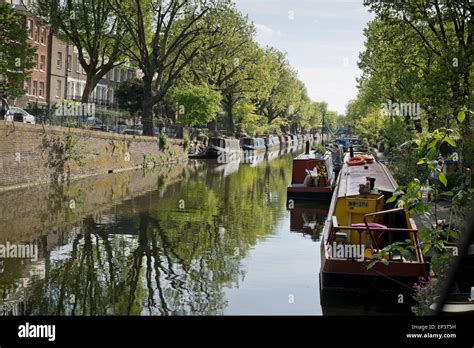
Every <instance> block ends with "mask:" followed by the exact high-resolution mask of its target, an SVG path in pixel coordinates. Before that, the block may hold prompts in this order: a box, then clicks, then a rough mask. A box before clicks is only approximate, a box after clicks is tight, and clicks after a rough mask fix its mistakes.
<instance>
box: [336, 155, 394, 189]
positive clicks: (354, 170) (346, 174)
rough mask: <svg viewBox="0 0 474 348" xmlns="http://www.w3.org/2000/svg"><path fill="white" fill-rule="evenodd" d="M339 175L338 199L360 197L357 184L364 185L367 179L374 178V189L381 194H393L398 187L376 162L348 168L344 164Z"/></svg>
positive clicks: (380, 164) (387, 172) (386, 170)
mask: <svg viewBox="0 0 474 348" xmlns="http://www.w3.org/2000/svg"><path fill="white" fill-rule="evenodd" d="M347 158H348V156H346V159H347ZM365 167H367V169H365ZM339 175H340V181H339V188H338V191H337V197H338V198H339V197H347V196H358V195H360V193H359V184H365V183H366V182H367V179H366V178H367V177H372V178H375V188H376V189H378V190H379V191H382V192H394V191H395V190H396V189H397V187H398V184H397V182H396V181H395V179H394V178H393V176H392V174H391V173H390V172H389V170H388V169H387V167H386V166H385V165H383V164H382V163H380V162H377V161H374V163H367V164H364V165H358V166H349V165H347V163H344V165H343V167H342V169H341V172H340V173H339Z"/></svg>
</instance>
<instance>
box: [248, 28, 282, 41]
mask: <svg viewBox="0 0 474 348" xmlns="http://www.w3.org/2000/svg"><path fill="white" fill-rule="evenodd" d="M254 25H255V29H256V30H257V41H258V42H260V43H261V44H264V45H270V44H271V43H272V42H274V41H275V40H277V39H279V38H281V37H283V34H282V32H281V31H280V30H274V29H272V28H270V27H269V26H267V25H265V24H260V23H255V24H254Z"/></svg>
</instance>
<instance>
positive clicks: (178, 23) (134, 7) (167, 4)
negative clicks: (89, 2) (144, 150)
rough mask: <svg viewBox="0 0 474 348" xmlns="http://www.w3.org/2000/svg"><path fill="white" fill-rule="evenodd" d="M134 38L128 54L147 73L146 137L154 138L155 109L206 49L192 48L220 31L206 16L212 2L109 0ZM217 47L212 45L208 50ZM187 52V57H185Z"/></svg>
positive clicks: (145, 83)
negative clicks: (202, 39) (201, 38)
mask: <svg viewBox="0 0 474 348" xmlns="http://www.w3.org/2000/svg"><path fill="white" fill-rule="evenodd" d="M109 3H110V4H111V6H112V8H113V10H114V13H115V15H116V16H117V17H119V18H120V23H122V25H123V26H124V28H125V29H126V31H127V32H128V33H129V35H130V36H131V43H128V42H127V43H124V44H122V49H123V51H124V53H125V54H126V55H127V56H128V57H129V58H130V59H131V61H132V62H133V63H134V64H136V65H137V66H138V67H139V68H140V69H141V70H142V73H143V105H142V108H143V110H142V123H143V134H145V135H153V106H155V105H156V104H158V103H160V102H162V101H163V99H164V97H165V95H166V93H167V92H168V90H169V89H170V87H171V86H172V84H173V83H174V82H175V81H176V80H177V79H178V77H179V76H180V74H181V72H182V71H183V69H184V68H185V67H186V66H187V65H188V64H189V63H190V61H191V60H192V59H193V58H194V57H195V56H196V54H197V53H198V51H199V49H202V47H192V44H193V43H194V42H196V40H198V39H199V38H200V37H201V36H202V35H209V36H212V35H213V34H215V33H216V32H217V31H218V28H216V27H214V28H213V27H210V26H209V25H208V24H209V23H207V22H205V21H204V20H203V17H204V16H205V15H206V14H207V13H208V12H209V11H210V10H211V9H212V8H213V7H214V2H213V1H210V0H203V1H197V0H150V1H146V2H142V1H140V0H131V1H128V2H123V1H120V0H109ZM215 45H216V44H212V43H210V45H209V46H208V47H207V49H212V48H214V47H215ZM185 52H186V55H185Z"/></svg>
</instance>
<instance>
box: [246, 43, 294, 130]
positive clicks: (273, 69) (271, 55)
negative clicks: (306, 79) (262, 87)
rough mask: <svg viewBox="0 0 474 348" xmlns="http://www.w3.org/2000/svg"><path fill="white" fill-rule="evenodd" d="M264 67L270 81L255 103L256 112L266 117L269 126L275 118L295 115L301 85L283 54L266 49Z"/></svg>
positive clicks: (272, 49)
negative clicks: (265, 90)
mask: <svg viewBox="0 0 474 348" xmlns="http://www.w3.org/2000/svg"><path fill="white" fill-rule="evenodd" d="M266 66H267V69H268V74H267V75H268V76H269V79H270V80H269V81H268V82H267V83H268V89H267V92H266V93H265V94H264V95H263V96H262V97H260V98H256V100H255V103H256V105H257V112H258V113H259V114H260V115H263V116H265V117H267V119H268V123H269V124H270V123H272V121H273V120H275V119H277V118H287V117H288V116H292V115H294V114H295V111H296V110H297V109H298V107H299V103H300V101H301V84H300V82H299V81H298V78H297V74H296V71H294V70H292V69H291V67H290V65H289V63H288V60H287V59H286V56H285V54H284V53H282V52H280V51H278V50H276V49H274V48H268V49H267V50H266Z"/></svg>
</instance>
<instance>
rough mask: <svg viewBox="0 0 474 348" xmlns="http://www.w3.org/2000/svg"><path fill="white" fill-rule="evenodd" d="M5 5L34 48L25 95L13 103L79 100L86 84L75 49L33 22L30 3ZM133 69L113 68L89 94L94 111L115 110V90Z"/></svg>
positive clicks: (44, 105)
mask: <svg viewBox="0 0 474 348" xmlns="http://www.w3.org/2000/svg"><path fill="white" fill-rule="evenodd" d="M5 1H6V2H8V3H9V4H11V6H12V7H13V8H14V9H15V10H16V12H17V13H18V14H19V15H21V16H22V17H23V19H24V22H25V26H26V28H27V30H28V37H29V42H30V44H31V45H32V46H33V47H35V48H36V52H35V56H34V62H35V66H34V67H33V69H32V71H31V75H30V78H28V79H27V80H26V81H25V82H24V86H25V92H26V94H25V95H24V96H22V97H19V98H16V100H15V101H14V104H15V105H17V106H20V107H23V108H27V109H32V108H36V107H37V108H40V109H41V108H49V107H53V106H54V105H55V104H57V103H58V102H60V101H62V100H64V99H71V100H75V101H80V100H81V99H82V94H83V91H84V87H85V85H86V77H87V76H86V72H85V71H84V69H83V68H82V66H81V64H80V61H79V52H78V49H77V47H75V46H72V45H69V44H67V43H65V42H63V41H62V40H60V39H59V38H58V37H56V36H55V35H54V33H53V32H52V30H51V29H50V28H49V27H48V26H45V25H42V24H41V23H39V22H38V21H36V20H35V18H34V17H33V16H31V14H30V13H29V12H28V10H27V7H25V6H24V4H26V5H27V6H28V4H29V3H31V1H33V0H0V2H5ZM137 76H138V71H137V69H134V68H131V67H125V66H121V67H117V68H115V69H113V70H112V71H110V72H108V73H107V74H106V75H105V76H104V77H103V78H102V79H101V80H100V81H99V83H98V84H97V86H96V87H95V88H94V90H93V91H92V93H91V95H90V97H89V102H90V103H94V104H95V105H96V110H101V111H105V110H116V109H117V103H116V100H115V91H116V90H117V88H118V86H119V84H120V83H121V82H124V81H126V80H128V79H130V78H133V77H137Z"/></svg>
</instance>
